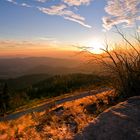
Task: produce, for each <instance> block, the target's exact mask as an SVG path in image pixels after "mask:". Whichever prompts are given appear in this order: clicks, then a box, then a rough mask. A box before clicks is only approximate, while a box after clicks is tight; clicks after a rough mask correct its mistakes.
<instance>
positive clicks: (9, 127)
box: [0, 92, 114, 140]
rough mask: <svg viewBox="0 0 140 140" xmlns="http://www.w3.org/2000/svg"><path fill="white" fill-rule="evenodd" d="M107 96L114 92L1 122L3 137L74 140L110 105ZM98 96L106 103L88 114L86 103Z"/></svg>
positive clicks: (0, 137) (2, 139)
mask: <svg viewBox="0 0 140 140" xmlns="http://www.w3.org/2000/svg"><path fill="white" fill-rule="evenodd" d="M108 96H114V93H113V92H103V93H101V94H98V95H96V96H88V97H84V98H81V99H78V100H75V101H69V102H66V103H63V104H61V105H59V106H56V107H55V108H52V109H50V110H46V111H44V112H40V113H35V112H34V113H31V114H28V115H24V116H23V117H20V118H19V119H16V120H12V121H8V122H1V123H0V140H21V139H23V140H71V139H72V138H73V136H74V135H75V134H76V133H79V132H81V131H82V130H83V128H84V127H85V126H87V125H88V124H89V122H91V121H92V120H93V119H94V118H95V117H96V115H97V114H98V112H99V110H100V109H102V111H103V110H104V109H106V108H107V107H108V104H109V102H108V98H107V97H108ZM99 99H102V100H103V102H104V105H103V106H102V107H99V108H98V109H97V111H96V112H95V113H94V114H89V113H87V112H86V111H85V108H86V106H88V105H90V104H93V103H96V102H97V101H98V100H99ZM60 107H61V108H60ZM55 109H59V110H55ZM100 112H101V110H100Z"/></svg>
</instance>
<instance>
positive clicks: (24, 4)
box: [21, 3, 32, 8]
mask: <svg viewBox="0 0 140 140" xmlns="http://www.w3.org/2000/svg"><path fill="white" fill-rule="evenodd" d="M21 6H23V7H28V8H30V7H32V6H31V5H29V4H27V3H22V4H21Z"/></svg>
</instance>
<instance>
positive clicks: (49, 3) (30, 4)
mask: <svg viewBox="0 0 140 140" xmlns="http://www.w3.org/2000/svg"><path fill="white" fill-rule="evenodd" d="M139 20H140V1H139V0H0V40H1V41H4V40H6V41H7V40H10V41H11V40H14V41H38V42H41V41H43V42H44V41H46V42H47V41H48V42H49V43H50V42H51V41H52V42H53V43H54V42H55V43H56V42H59V43H60V42H61V43H67V44H71V43H79V42H84V41H85V42H86V41H88V40H92V39H93V40H96V39H98V40H103V39H104V37H105V34H108V36H110V35H111V37H109V38H110V39H111V38H112V29H113V26H114V25H118V26H119V27H121V28H123V29H124V30H126V31H130V30H131V29H132V27H133V25H134V24H135V23H136V22H137V24H138V28H139ZM104 31H106V33H105V32H104Z"/></svg>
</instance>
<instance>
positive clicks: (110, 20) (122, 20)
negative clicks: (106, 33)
mask: <svg viewBox="0 0 140 140" xmlns="http://www.w3.org/2000/svg"><path fill="white" fill-rule="evenodd" d="M105 11H106V13H107V14H108V16H106V17H103V18H102V20H103V27H104V28H106V29H111V28H112V26H114V25H117V24H122V25H123V27H130V26H132V25H133V24H134V23H135V21H136V20H139V14H140V1H139V0H108V2H107V6H106V7H105Z"/></svg>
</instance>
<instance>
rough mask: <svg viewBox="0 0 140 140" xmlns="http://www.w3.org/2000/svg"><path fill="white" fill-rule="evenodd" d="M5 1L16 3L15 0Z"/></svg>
mask: <svg viewBox="0 0 140 140" xmlns="http://www.w3.org/2000/svg"><path fill="white" fill-rule="evenodd" d="M6 1H8V2H11V3H13V4H17V2H16V1H15V0H6Z"/></svg>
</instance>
